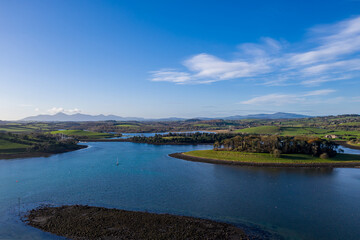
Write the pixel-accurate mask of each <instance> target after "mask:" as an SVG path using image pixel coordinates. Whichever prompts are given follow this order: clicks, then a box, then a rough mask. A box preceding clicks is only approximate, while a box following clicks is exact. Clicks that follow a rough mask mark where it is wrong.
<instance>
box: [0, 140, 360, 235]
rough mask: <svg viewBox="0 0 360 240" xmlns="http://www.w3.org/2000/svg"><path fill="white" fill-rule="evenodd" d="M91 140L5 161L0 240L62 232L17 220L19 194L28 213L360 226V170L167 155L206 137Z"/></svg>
mask: <svg viewBox="0 0 360 240" xmlns="http://www.w3.org/2000/svg"><path fill="white" fill-rule="evenodd" d="M89 144H90V145H91V147H90V148H87V149H82V150H79V151H75V152H69V153H64V154H58V155H53V156H51V157H49V158H32V159H20V160H1V161H0V239H54V238H55V237H54V236H52V235H51V234H48V233H43V232H41V231H39V230H37V229H34V228H31V227H27V226H26V225H25V224H23V223H22V222H21V221H19V217H18V210H19V204H18V199H19V197H20V199H21V204H20V207H21V211H22V212H25V211H26V210H29V209H31V208H34V207H37V206H39V205H40V204H43V203H46V204H53V205H62V204H88V205H94V206H103V207H113V208H119V209H127V210H138V211H149V212H158V213H170V214H178V215H188V216H194V217H202V218H208V219H213V220H217V221H224V222H229V223H232V224H235V225H239V226H251V229H252V230H253V229H256V228H258V230H264V231H265V232H270V233H274V232H275V233H276V234H279V235H281V236H283V237H284V238H285V239H357V237H358V236H359V235H360V229H359V228H358V222H360V217H359V216H360V208H359V207H358V203H359V202H360V169H346V168H334V169H329V168H314V169H307V168H256V167H240V166H229V165H215V164H208V163H199V162H189V161H183V160H180V159H175V158H171V157H169V156H168V154H169V153H173V152H184V151H191V150H197V149H206V148H211V146H204V145H201V146H184V145H176V146H174V145H170V146H169V145H150V144H136V143H127V142H108V143H103V142H96V143H89ZM117 158H119V165H118V166H117V165H116V161H117ZM255 232H258V231H255ZM276 234H275V235H271V236H272V237H271V236H270V235H268V237H269V239H276V238H277V236H278V235H276ZM59 239H61V238H59Z"/></svg>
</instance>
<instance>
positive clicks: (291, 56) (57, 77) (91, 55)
mask: <svg viewBox="0 0 360 240" xmlns="http://www.w3.org/2000/svg"><path fill="white" fill-rule="evenodd" d="M359 93H360V1H355V0H344V1H226V0H225V1H211V0H207V1H184V0H182V1H177V0H175V1H136V0H134V1H100V0H98V1H78V0H71V1H70V0H63V1H60V0H59V1H56V0H54V1H20V0H19V1H12V0H9V1H6V0H3V1H0V119H3V120H12V119H20V118H23V117H26V116H29V115H37V114H54V113H57V112H65V113H76V112H81V113H87V114H116V115H120V116H127V117H129V116H136V117H146V118H160V117H172V116H177V117H221V116H230V115H237V114H240V115H245V114H253V113H272V112H278V111H283V112H293V113H301V114H308V115H329V114H345V113H357V114H359V113H360V108H359V106H360V94H359Z"/></svg>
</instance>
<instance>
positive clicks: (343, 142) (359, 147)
mask: <svg viewBox="0 0 360 240" xmlns="http://www.w3.org/2000/svg"><path fill="white" fill-rule="evenodd" d="M333 142H334V143H336V144H339V145H341V146H343V147H347V148H351V149H355V150H360V146H355V145H352V144H349V143H347V142H345V141H333Z"/></svg>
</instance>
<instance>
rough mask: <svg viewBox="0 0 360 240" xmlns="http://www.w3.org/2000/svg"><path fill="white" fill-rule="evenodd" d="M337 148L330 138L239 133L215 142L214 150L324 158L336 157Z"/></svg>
mask: <svg viewBox="0 0 360 240" xmlns="http://www.w3.org/2000/svg"><path fill="white" fill-rule="evenodd" d="M337 148H338V144H336V143H334V142H331V141H329V140H323V139H320V138H309V137H304V136H302V137H285V136H264V135H237V136H235V137H232V138H228V139H224V140H222V141H216V142H215V143H214V150H226V151H239V152H253V153H273V154H276V155H279V154H281V153H284V154H292V153H302V154H311V155H313V156H317V157H319V156H322V157H324V158H326V157H334V156H335V155H336V153H337V151H336V150H337Z"/></svg>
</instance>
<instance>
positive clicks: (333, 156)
mask: <svg viewBox="0 0 360 240" xmlns="http://www.w3.org/2000/svg"><path fill="white" fill-rule="evenodd" d="M337 148H338V145H337V144H336V143H334V142H331V141H329V140H326V139H320V138H309V137H303V136H302V137H280V136H261V135H242V136H236V137H233V138H231V139H225V140H223V141H221V142H215V144H214V148H213V149H212V150H198V151H190V152H186V153H172V154H169V156H171V157H174V158H179V159H183V160H188V161H197V162H207V163H215V164H231V165H242V166H268V167H360V155H353V154H342V153H338V152H337Z"/></svg>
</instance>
